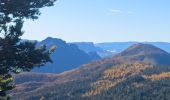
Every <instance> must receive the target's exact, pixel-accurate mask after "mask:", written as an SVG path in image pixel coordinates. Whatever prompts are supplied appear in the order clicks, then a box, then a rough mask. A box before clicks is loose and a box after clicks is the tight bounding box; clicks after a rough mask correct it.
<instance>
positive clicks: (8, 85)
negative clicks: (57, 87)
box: [0, 0, 56, 99]
mask: <svg viewBox="0 0 170 100" xmlns="http://www.w3.org/2000/svg"><path fill="white" fill-rule="evenodd" d="M55 1H56V0H0V99H8V98H7V97H6V92H7V91H8V90H11V89H13V88H14V87H15V86H14V85H13V83H12V80H13V79H12V74H13V73H20V72H23V71H30V70H31V69H32V68H34V67H40V66H43V65H44V64H46V63H47V62H52V61H51V59H50V54H51V53H52V51H50V50H46V47H45V46H41V47H38V48H37V47H36V42H32V41H25V42H23V41H21V36H22V35H23V34H24V32H23V30H22V27H23V24H24V20H26V19H32V20H36V19H38V16H39V15H40V14H41V13H40V11H39V9H40V8H43V7H49V6H53V4H54V2H55Z"/></svg>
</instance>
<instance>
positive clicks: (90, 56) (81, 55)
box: [33, 37, 100, 73]
mask: <svg viewBox="0 0 170 100" xmlns="http://www.w3.org/2000/svg"><path fill="white" fill-rule="evenodd" d="M41 45H45V46H46V47H47V49H49V48H50V47H52V46H57V49H56V50H55V51H54V52H53V53H52V55H51V58H52V61H53V63H48V64H46V65H45V66H43V67H40V68H35V69H33V72H41V73H61V72H64V71H67V70H71V69H74V68H77V67H79V66H80V65H82V64H86V63H89V62H91V61H94V60H97V59H100V56H99V55H98V54H97V53H96V52H90V53H87V52H84V51H82V50H80V49H79V48H78V47H77V46H76V45H74V44H69V43H66V42H65V41H63V40H61V39H57V38H51V37H48V38H46V39H45V40H43V41H40V42H38V44H37V47H39V46H41Z"/></svg>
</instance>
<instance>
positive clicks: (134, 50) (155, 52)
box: [114, 43, 170, 66]
mask: <svg viewBox="0 0 170 100" xmlns="http://www.w3.org/2000/svg"><path fill="white" fill-rule="evenodd" d="M114 58H120V59H121V60H132V61H133V60H134V61H141V62H147V63H152V64H156V65H159V66H170V54H169V53H168V52H166V51H164V50H162V49H160V48H158V47H155V46H153V45H150V44H142V43H139V44H134V45H132V46H130V47H129V48H127V49H126V50H124V51H123V52H121V53H120V54H118V55H117V56H115V57H114Z"/></svg>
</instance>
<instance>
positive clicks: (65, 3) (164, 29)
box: [22, 0, 170, 43]
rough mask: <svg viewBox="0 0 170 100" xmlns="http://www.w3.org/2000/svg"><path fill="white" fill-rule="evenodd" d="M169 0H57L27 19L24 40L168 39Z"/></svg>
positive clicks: (154, 40)
mask: <svg viewBox="0 0 170 100" xmlns="http://www.w3.org/2000/svg"><path fill="white" fill-rule="evenodd" d="M169 4H170V0H58V1H57V2H56V3H55V6H53V7H49V8H43V9H41V12H42V14H41V16H40V17H39V19H38V20H36V21H32V20H27V21H26V22H25V24H24V28H23V30H24V31H25V34H24V36H23V37H22V38H23V39H30V40H43V39H45V38H47V37H54V38H61V39H63V40H65V41H67V42H95V43H100V42H126V41H139V42H149V41H152V42H170V6H169Z"/></svg>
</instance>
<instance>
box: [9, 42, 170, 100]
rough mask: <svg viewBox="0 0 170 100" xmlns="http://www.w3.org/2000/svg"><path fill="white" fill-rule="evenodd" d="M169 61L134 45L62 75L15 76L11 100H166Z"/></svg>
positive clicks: (157, 52)
mask: <svg viewBox="0 0 170 100" xmlns="http://www.w3.org/2000/svg"><path fill="white" fill-rule="evenodd" d="M169 57H170V54H169V53H167V52H166V51H164V50H162V49H160V48H157V47H155V46H153V45H148V44H134V45H132V46H130V47H129V48H128V49H126V50H124V51H123V52H121V53H119V54H117V55H115V56H114V57H111V58H105V59H101V60H97V61H94V62H92V63H89V64H84V65H82V66H81V67H79V68H77V69H74V70H70V71H67V72H64V73H62V74H37V73H23V74H20V75H17V76H15V83H17V84H18V85H17V88H16V89H15V90H14V91H12V92H11V95H12V99H13V100H23V99H24V100H37V99H39V98H40V97H42V96H43V97H45V98H46V99H47V100H48V99H50V100H56V99H57V100H61V99H62V100H68V99H69V100H148V99H149V100H168V99H169V98H170V97H169V95H170V92H169V91H170V84H169V83H170V67H168V66H170V63H169V62H170V59H169ZM148 61H149V62H148ZM28 86H29V89H28V88H27V87H28ZM21 94H22V95H21Z"/></svg>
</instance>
